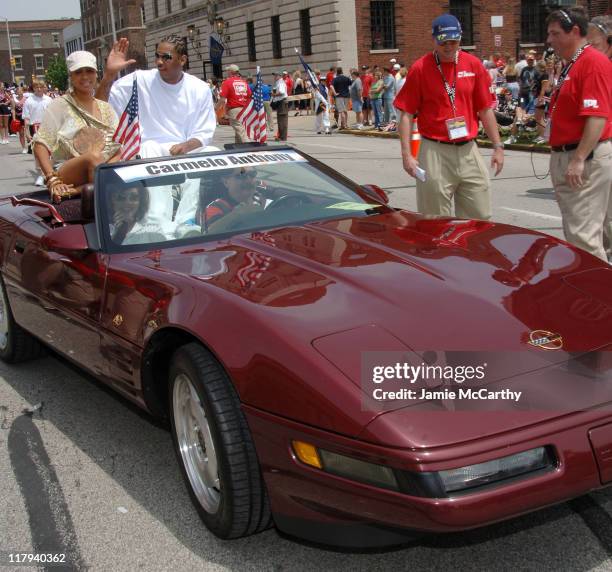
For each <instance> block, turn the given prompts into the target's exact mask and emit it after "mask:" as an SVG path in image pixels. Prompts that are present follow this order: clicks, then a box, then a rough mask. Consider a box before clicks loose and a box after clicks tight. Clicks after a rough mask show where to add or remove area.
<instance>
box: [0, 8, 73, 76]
mask: <svg viewBox="0 0 612 572" xmlns="http://www.w3.org/2000/svg"><path fill="white" fill-rule="evenodd" d="M77 21H78V20H73V19H70V18H62V19H61V20H33V21H29V22H25V21H23V22H22V21H15V22H9V23H8V26H9V37H10V41H11V52H12V55H13V57H14V58H15V69H14V73H15V83H17V84H20V83H24V84H30V83H31V82H32V80H33V79H35V78H36V79H44V78H45V70H46V68H47V65H48V64H49V61H50V59H51V58H53V57H54V56H57V55H60V56H63V54H64V38H63V30H64V29H65V28H67V27H68V26H70V25H71V24H73V23H75V22H77ZM2 28H4V24H3V25H2ZM7 40H8V39H7V36H6V34H5V33H4V29H3V33H2V34H0V81H3V82H9V83H10V82H11V81H12V77H11V68H10V60H9V49H8V41H7Z"/></svg>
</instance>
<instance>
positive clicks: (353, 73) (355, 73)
mask: <svg viewBox="0 0 612 572" xmlns="http://www.w3.org/2000/svg"><path fill="white" fill-rule="evenodd" d="M351 75H354V76H357V77H359V72H358V71H357V70H353V71H352V72H351Z"/></svg>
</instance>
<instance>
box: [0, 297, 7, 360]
mask: <svg viewBox="0 0 612 572" xmlns="http://www.w3.org/2000/svg"><path fill="white" fill-rule="evenodd" d="M0 288H1V287H0ZM7 345H8V307H7V303H6V296H5V294H4V291H3V289H1V290H0V349H2V350H5V349H6V346H7Z"/></svg>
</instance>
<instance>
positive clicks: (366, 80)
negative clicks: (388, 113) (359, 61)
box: [361, 65, 374, 125]
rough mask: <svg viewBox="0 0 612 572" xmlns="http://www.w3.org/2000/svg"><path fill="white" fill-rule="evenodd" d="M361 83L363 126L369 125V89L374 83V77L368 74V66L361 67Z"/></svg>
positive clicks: (370, 103) (370, 105)
mask: <svg viewBox="0 0 612 572" xmlns="http://www.w3.org/2000/svg"><path fill="white" fill-rule="evenodd" d="M361 83H362V85H363V124H364V125H370V109H372V102H371V101H370V87H372V83H374V76H373V75H372V74H371V73H370V66H368V65H362V66H361Z"/></svg>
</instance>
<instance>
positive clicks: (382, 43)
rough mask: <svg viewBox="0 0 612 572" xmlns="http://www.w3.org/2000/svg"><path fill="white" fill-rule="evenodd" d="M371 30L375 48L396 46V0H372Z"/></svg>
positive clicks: (384, 48)
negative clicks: (394, 0)
mask: <svg viewBox="0 0 612 572" xmlns="http://www.w3.org/2000/svg"><path fill="white" fill-rule="evenodd" d="M370 32H371V34H372V49H373V50H389V49H393V48H395V2H393V0H372V1H371V2H370Z"/></svg>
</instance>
